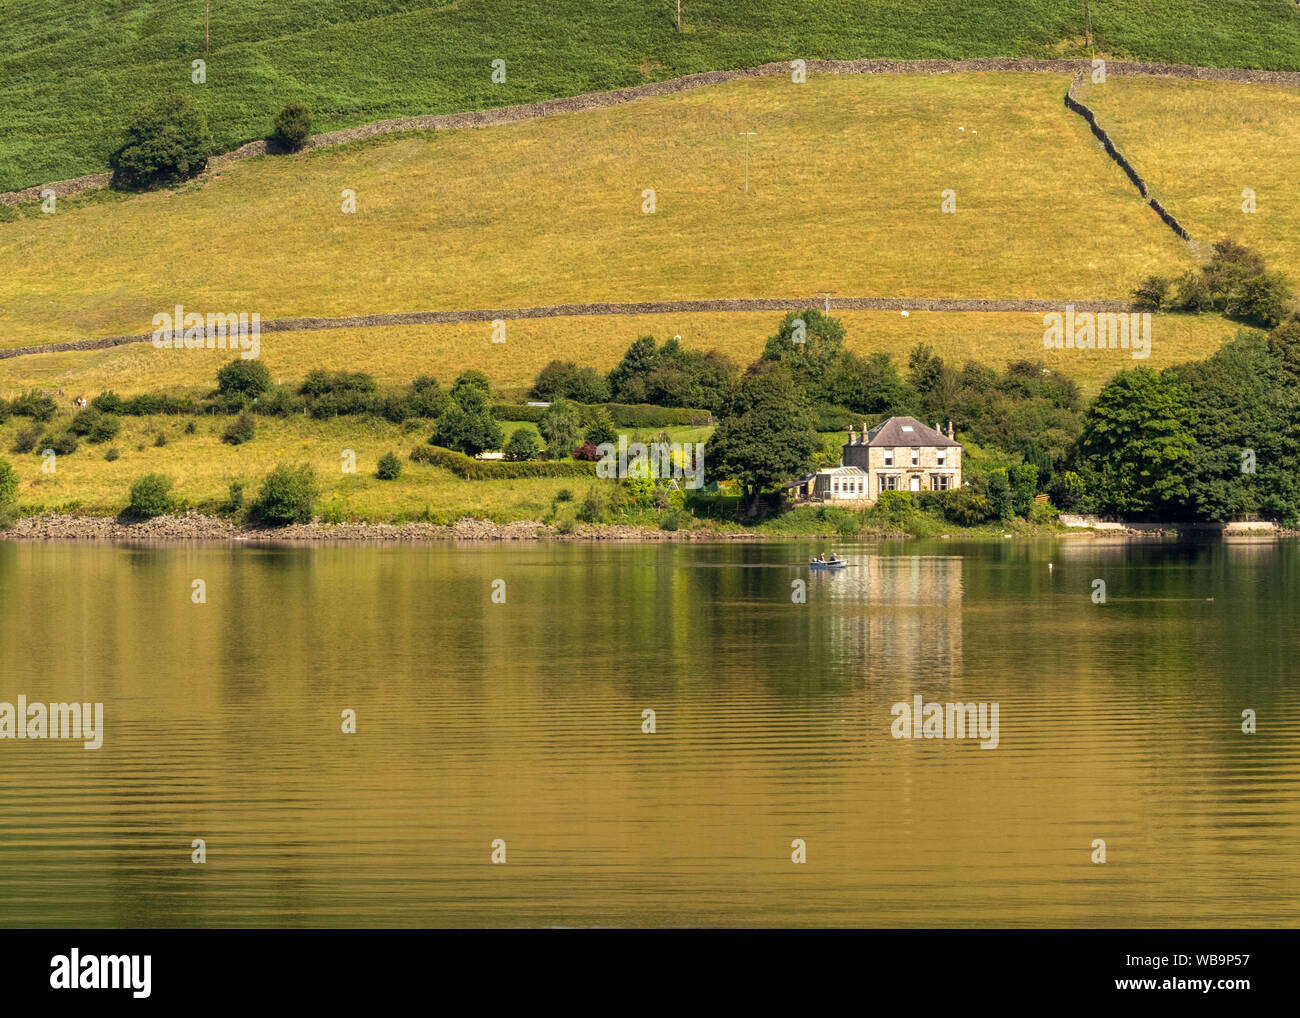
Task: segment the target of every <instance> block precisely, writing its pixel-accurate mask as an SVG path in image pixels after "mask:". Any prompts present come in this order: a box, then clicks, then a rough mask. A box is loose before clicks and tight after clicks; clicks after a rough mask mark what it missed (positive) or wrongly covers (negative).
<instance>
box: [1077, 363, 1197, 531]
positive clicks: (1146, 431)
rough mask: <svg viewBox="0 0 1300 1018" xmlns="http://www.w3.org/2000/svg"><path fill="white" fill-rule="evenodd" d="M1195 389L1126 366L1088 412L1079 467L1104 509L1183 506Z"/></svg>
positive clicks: (1193, 445) (1165, 376) (1194, 444)
mask: <svg viewBox="0 0 1300 1018" xmlns="http://www.w3.org/2000/svg"><path fill="white" fill-rule="evenodd" d="M1189 399H1190V394H1189V392H1188V389H1187V387H1186V386H1185V385H1184V384H1183V383H1182V382H1180V381H1179V380H1178V378H1177V377H1176V376H1175V375H1173V374H1171V373H1168V372H1156V371H1153V370H1152V369H1150V368H1146V367H1141V368H1133V369H1130V370H1128V371H1121V372H1120V373H1119V374H1118V375H1116V376H1115V377H1114V378H1113V379H1112V380H1111V381H1110V382H1108V383H1107V384H1106V385H1105V386H1104V387H1103V388H1102V390H1101V392H1100V393H1099V394H1098V396H1097V398H1096V400H1094V401H1093V404H1092V406H1091V407H1090V408H1089V409H1088V412H1087V414H1086V416H1085V418H1084V424H1083V434H1082V436H1081V437H1080V439H1079V447H1078V453H1079V455H1078V460H1079V474H1080V475H1081V476H1082V477H1083V478H1084V480H1085V482H1087V483H1088V485H1089V487H1090V489H1091V494H1092V495H1093V496H1094V498H1095V499H1096V501H1097V503H1098V504H1099V505H1100V507H1101V508H1103V509H1104V510H1106V511H1110V512H1122V513H1161V514H1167V513H1169V512H1171V511H1177V510H1179V509H1181V508H1183V507H1185V506H1186V504H1187V500H1188V495H1189V490H1188V485H1187V476H1186V468H1187V467H1188V465H1189V463H1190V461H1191V459H1192V457H1193V455H1194V454H1195V452H1196V447H1197V442H1196V437H1195V435H1194V434H1193V432H1192V425H1191V418H1192V412H1191V407H1190V405H1189Z"/></svg>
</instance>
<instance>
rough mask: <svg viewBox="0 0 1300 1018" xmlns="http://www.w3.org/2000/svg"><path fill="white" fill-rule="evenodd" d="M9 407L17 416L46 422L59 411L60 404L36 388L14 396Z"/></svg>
mask: <svg viewBox="0 0 1300 1018" xmlns="http://www.w3.org/2000/svg"><path fill="white" fill-rule="evenodd" d="M9 409H10V410H11V411H12V412H13V414H14V415H15V416H17V417H30V418H31V419H32V420H34V421H41V422H45V421H48V420H50V419H51V418H52V417H53V416H54V415H55V413H57V412H58V409H59V408H58V405H57V404H56V403H55V402H54V400H53V399H51V398H50V397H49V396H46V395H45V394H44V393H41V392H36V391H35V390H34V389H33V390H29V391H27V392H24V393H23V394H22V395H21V396H17V397H15V398H14V401H13V402H12V403H10V404H9Z"/></svg>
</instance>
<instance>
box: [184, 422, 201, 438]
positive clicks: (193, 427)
mask: <svg viewBox="0 0 1300 1018" xmlns="http://www.w3.org/2000/svg"><path fill="white" fill-rule="evenodd" d="M198 430H199V425H198V422H197V421H190V422H188V423H187V424H186V425H185V434H187V435H194V434H197V433H198Z"/></svg>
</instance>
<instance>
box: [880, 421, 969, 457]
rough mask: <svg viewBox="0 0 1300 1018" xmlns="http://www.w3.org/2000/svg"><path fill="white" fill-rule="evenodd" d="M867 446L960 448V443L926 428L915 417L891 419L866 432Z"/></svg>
mask: <svg viewBox="0 0 1300 1018" xmlns="http://www.w3.org/2000/svg"><path fill="white" fill-rule="evenodd" d="M866 444H867V445H868V446H887V447H890V448H893V447H896V446H911V447H912V448H918V447H921V446H925V447H927V448H939V449H948V448H957V449H960V448H961V443H960V442H958V441H955V440H954V439H951V438H949V437H948V436H947V435H945V434H943V433H942V432H940V431H935V430H934V428H930V427H926V426H925V425H924V424H922V423H921V422H920V421H918V420H917V419H916V418H915V417H891V418H889V420H887V421H881V422H880V423H879V424H877V425H876V426H875V427H874V428H872V429H871V430H870V431H868V432H867V442H866Z"/></svg>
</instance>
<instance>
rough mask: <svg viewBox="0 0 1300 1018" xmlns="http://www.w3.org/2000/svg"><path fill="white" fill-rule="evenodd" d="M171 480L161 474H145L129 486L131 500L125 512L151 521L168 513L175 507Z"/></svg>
mask: <svg viewBox="0 0 1300 1018" xmlns="http://www.w3.org/2000/svg"><path fill="white" fill-rule="evenodd" d="M171 492H172V479H171V478H170V477H167V476H165V475H163V474H146V475H145V476H144V477H142V478H140V480H138V481H136V482H135V484H133V485H131V499H130V501H129V502H127V505H126V509H127V512H128V513H130V514H131V515H132V516H137V517H140V518H141V519H151V518H152V517H154V516H161V515H163V514H164V513H167V512H170V511H171V509H172V506H173V505H175V502H174V500H173V499H172V494H171Z"/></svg>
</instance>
